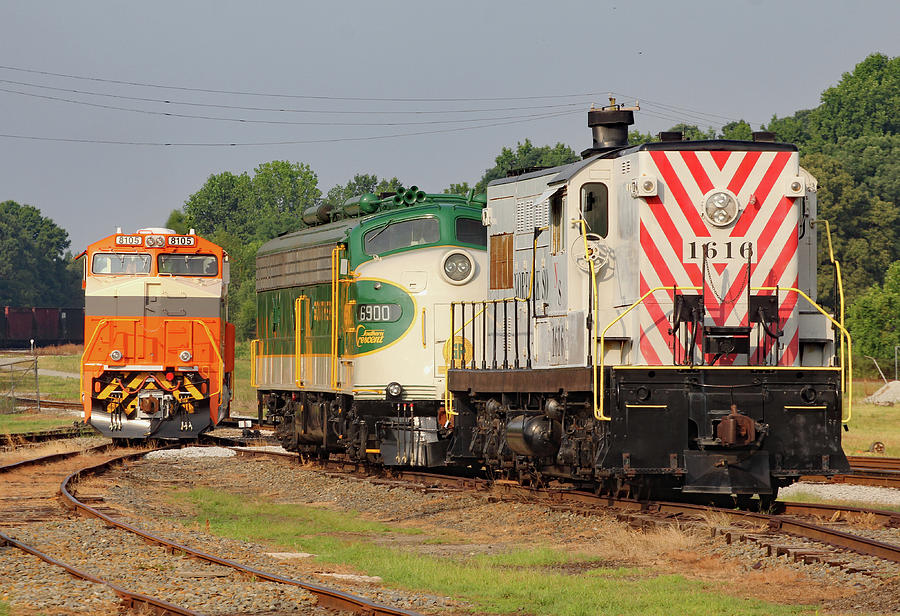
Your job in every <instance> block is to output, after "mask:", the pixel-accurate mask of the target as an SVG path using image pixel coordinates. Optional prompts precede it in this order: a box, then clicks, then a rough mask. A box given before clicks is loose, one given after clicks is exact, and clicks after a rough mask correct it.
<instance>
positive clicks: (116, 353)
mask: <svg viewBox="0 0 900 616" xmlns="http://www.w3.org/2000/svg"><path fill="white" fill-rule="evenodd" d="M109 358H110V359H111V360H113V361H119V360H120V359H122V351H120V350H119V349H116V350H114V351H112V352H111V353H110V354H109Z"/></svg>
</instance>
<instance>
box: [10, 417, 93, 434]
mask: <svg viewBox="0 0 900 616" xmlns="http://www.w3.org/2000/svg"><path fill="white" fill-rule="evenodd" d="M76 420H77V417H76V416H74V415H58V416H56V415H49V414H41V415H36V414H34V413H16V414H11V415H0V434H18V433H20V432H34V431H36V430H49V429H50V428H61V427H68V426H71V425H72V423H73V422H74V421H76Z"/></svg>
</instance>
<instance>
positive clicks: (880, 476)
mask: <svg viewBox="0 0 900 616" xmlns="http://www.w3.org/2000/svg"><path fill="white" fill-rule="evenodd" d="M847 461H848V462H850V471H851V472H850V474H847V475H835V476H834V477H822V476H819V475H811V476H807V477H803V478H802V479H803V480H804V481H821V482H829V483H848V484H852V485H861V486H876V487H882V488H900V458H876V457H869V456H847Z"/></svg>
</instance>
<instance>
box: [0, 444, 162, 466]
mask: <svg viewBox="0 0 900 616" xmlns="http://www.w3.org/2000/svg"><path fill="white" fill-rule="evenodd" d="M113 447H115V445H114V444H112V443H106V444H104V445H97V446H96V447H89V448H87V449H76V450H75V451H64V452H62V453H51V454H48V455H46V456H40V457H37V458H28V459H26V460H20V461H18V462H10V463H9V464H4V465H2V466H0V473H7V472H9V471H14V470H16V469H19V468H23V467H25V466H32V465H38V464H47V463H50V462H58V461H60V460H65V459H66V458H74V457H75V456H80V455H81V454H83V453H103V452H104V451H107V450H109V449H112V448H113ZM144 453H146V452H144Z"/></svg>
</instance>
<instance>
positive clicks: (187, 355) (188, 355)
mask: <svg viewBox="0 0 900 616" xmlns="http://www.w3.org/2000/svg"><path fill="white" fill-rule="evenodd" d="M191 357H192V356H191V352H190V351H188V350H184V351H182V352H181V353H179V354H178V359H180V360H181V361H191Z"/></svg>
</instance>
